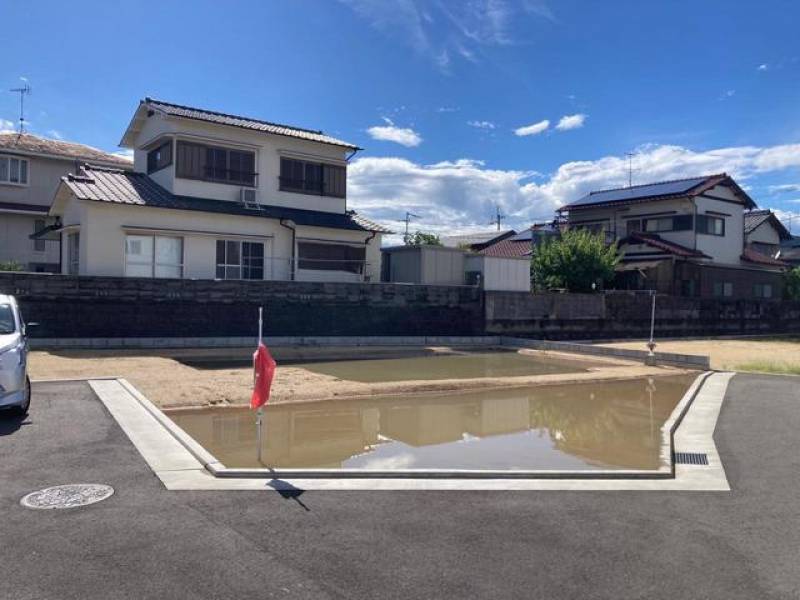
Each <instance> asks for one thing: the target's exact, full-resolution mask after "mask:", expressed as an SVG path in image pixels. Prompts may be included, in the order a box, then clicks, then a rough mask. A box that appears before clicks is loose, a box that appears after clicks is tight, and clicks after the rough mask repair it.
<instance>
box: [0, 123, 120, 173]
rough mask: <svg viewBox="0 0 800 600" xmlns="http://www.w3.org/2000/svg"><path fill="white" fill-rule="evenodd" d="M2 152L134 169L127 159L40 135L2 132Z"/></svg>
mask: <svg viewBox="0 0 800 600" xmlns="http://www.w3.org/2000/svg"><path fill="white" fill-rule="evenodd" d="M2 150H5V151H8V152H19V153H21V154H26V155H47V156H55V157H58V158H64V159H68V160H73V161H78V162H88V163H92V164H100V165H103V166H114V167H118V168H121V169H130V168H132V167H133V162H132V161H130V160H128V159H127V158H122V157H121V156H115V155H113V154H109V153H108V152H103V151H102V150H98V149H97V148H92V147H91V146H86V145H84V144H76V143H74V142H65V141H64V140H51V139H49V138H43V137H39V136H38V135H31V134H30V133H23V134H19V133H15V132H13V131H11V132H0V151H2Z"/></svg>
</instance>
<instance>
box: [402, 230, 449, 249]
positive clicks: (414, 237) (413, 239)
mask: <svg viewBox="0 0 800 600" xmlns="http://www.w3.org/2000/svg"><path fill="white" fill-rule="evenodd" d="M403 241H404V242H405V244H406V246H441V245H442V242H441V240H440V239H439V236H438V235H434V234H433V233H425V232H423V231H417V232H416V233H414V234H410V233H409V234H406V236H405V237H404V238H403Z"/></svg>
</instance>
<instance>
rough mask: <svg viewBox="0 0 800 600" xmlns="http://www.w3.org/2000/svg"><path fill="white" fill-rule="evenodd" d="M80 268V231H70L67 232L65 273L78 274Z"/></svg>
mask: <svg viewBox="0 0 800 600" xmlns="http://www.w3.org/2000/svg"><path fill="white" fill-rule="evenodd" d="M73 242H74V243H73ZM80 268H81V232H80V231H70V232H69V233H67V275H80Z"/></svg>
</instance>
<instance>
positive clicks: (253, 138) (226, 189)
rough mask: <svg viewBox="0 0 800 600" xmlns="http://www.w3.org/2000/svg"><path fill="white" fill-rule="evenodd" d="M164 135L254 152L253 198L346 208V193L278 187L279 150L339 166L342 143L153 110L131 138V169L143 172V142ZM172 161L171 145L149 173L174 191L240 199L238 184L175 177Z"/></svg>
mask: <svg viewBox="0 0 800 600" xmlns="http://www.w3.org/2000/svg"><path fill="white" fill-rule="evenodd" d="M164 135H170V136H173V137H174V138H175V139H183V140H185V141H190V142H196V143H201V144H211V145H215V144H216V145H218V146H222V147H227V148H234V149H241V150H250V151H253V152H255V153H256V171H257V172H258V178H257V182H256V183H257V186H256V190H257V195H258V200H259V202H261V203H262V204H269V205H273V206H286V207H290V208H301V209H305V210H318V211H324V212H337V213H343V212H345V210H346V204H347V203H346V200H345V198H334V197H331V196H319V195H315V194H297V193H293V192H282V191H280V190H279V189H278V188H279V181H278V176H279V175H280V159H281V156H282V155H284V154H285V155H287V156H289V155H291V156H294V157H295V158H306V159H308V160H320V161H323V162H324V161H326V160H328V161H331V162H332V163H335V164H341V165H344V160H345V158H346V156H347V150H346V149H345V148H342V147H339V146H332V145H330V144H321V143H318V142H312V141H308V140H302V139H298V138H292V137H288V136H280V135H271V134H268V133H263V132H258V131H252V130H248V129H241V128H238V127H229V126H225V125H215V124H213V123H204V122H202V121H194V120H191V119H177V118H174V117H162V116H160V115H159V114H155V115H153V116H152V117H150V118H149V119H146V121H145V122H144V125H143V126H142V129H141V131H140V132H139V134H138V135H137V137H136V142H135V145H136V148H135V149H134V168H135V170H136V171H138V172H141V173H146V172H147V150H146V149H143V147H146V148H147V149H151V148H152V145H153V144H154V143H155V142H156V141H157V140H159V138H161V137H162V136H164ZM176 161H177V151H176V148H173V160H172V164H171V165H170V166H168V167H166V168H164V169H162V170H160V171H157V172H155V173H152V174H151V177H152V178H153V179H154V180H155V181H156V182H158V183H159V184H160V185H162V186H163V187H165V188H167V189H168V190H170V191H171V192H172V193H174V194H178V195H182V196H196V197H201V198H214V199H216V200H230V201H235V202H238V201H239V194H240V190H241V186H238V185H228V184H224V183H213V182H207V181H197V180H194V179H183V178H178V177H175V163H176Z"/></svg>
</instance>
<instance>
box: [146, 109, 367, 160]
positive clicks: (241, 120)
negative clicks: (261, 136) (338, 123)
mask: <svg viewBox="0 0 800 600" xmlns="http://www.w3.org/2000/svg"><path fill="white" fill-rule="evenodd" d="M144 103H145V104H146V105H147V106H148V107H149V108H152V109H153V110H157V111H161V112H163V113H165V114H168V115H172V116H174V117H183V118H185V119H195V120H197V121H207V122H209V123H217V124H219V125H230V126H231V127H242V128H244V129H253V130H255V131H263V132H264V133H271V134H274V135H285V136H289V137H295V138H300V139H304V140H309V141H312V142H320V143H323V144H331V145H333V146H342V147H343V148H349V149H351V150H360V148H359V147H358V146H356V145H354V144H351V143H349V142H345V141H342V140H339V139H336V138H334V137H331V136H329V135H325V134H324V133H322V131H317V130H314V129H304V128H302V127H293V126H291V125H281V124H280V123H272V122H270V121H262V120H260V119H251V118H248V117H240V116H237V115H229V114H226V113H221V112H216V111H211V110H205V109H202V108H193V107H191V106H182V105H180V104H172V103H171V102H163V101H161V100H155V99H153V98H145V99H144Z"/></svg>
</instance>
